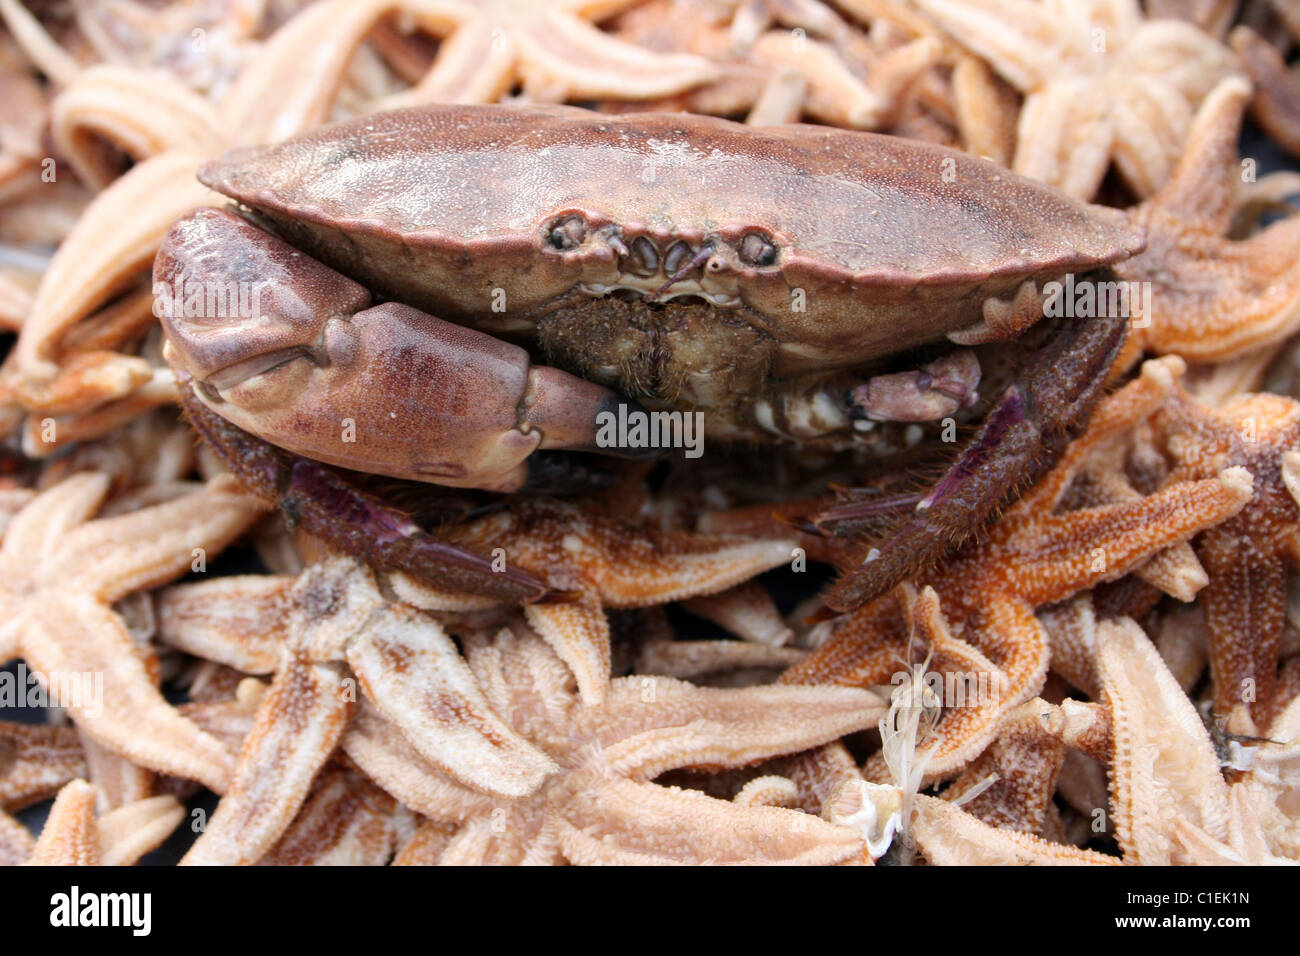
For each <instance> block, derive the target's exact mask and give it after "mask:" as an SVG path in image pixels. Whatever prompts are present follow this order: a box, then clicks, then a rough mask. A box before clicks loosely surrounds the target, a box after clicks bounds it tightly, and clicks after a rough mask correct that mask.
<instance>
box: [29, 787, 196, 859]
mask: <svg viewBox="0 0 1300 956" xmlns="http://www.w3.org/2000/svg"><path fill="white" fill-rule="evenodd" d="M99 797H100V791H99V790H98V789H97V788H96V787H93V786H91V785H90V784H89V783H87V782H86V781H84V780H73V781H72V782H71V783H69V784H68V785H67V786H65V787H64V788H63V789H62V790H60V791H59V795H58V797H56V798H55V800H54V805H53V806H52V807H51V808H50V815H49V817H47V818H46V820H45V826H44V828H42V830H41V835H40V837H39V838H38V839H37V841H36V845H35V846H34V847H33V849H32V855H31V856H30V857H29V858H28V860H27V861H26V862H27V863H28V865H31V866H125V865H129V864H131V863H134V862H136V860H138V859H140V857H142V856H144V855H145V854H146V853H148V852H149V851H150V850H154V849H157V848H158V847H159V846H160V845H161V844H162V842H163V841H164V840H166V839H167V837H168V836H170V835H171V832H172V831H173V830H175V829H176V826H177V824H179V823H180V822H181V820H183V819H185V808H184V807H183V806H181V805H180V803H178V802H177V800H176V798H175V797H171V796H161V797H150V798H148V799H146V800H140V801H137V802H135V803H132V804H128V805H127V806H124V807H119V808H118V809H116V810H111V811H109V812H108V813H105V814H103V815H102V816H99V817H96V815H95V804H96V801H97V800H98V799H99Z"/></svg>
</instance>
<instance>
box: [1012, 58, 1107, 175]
mask: <svg viewBox="0 0 1300 956" xmlns="http://www.w3.org/2000/svg"><path fill="white" fill-rule="evenodd" d="M1090 86H1091V83H1090V81H1089V80H1086V79H1080V80H1077V81H1065V80H1062V81H1058V82H1055V83H1053V84H1052V85H1051V86H1049V87H1047V88H1045V89H1043V90H1042V91H1039V92H1035V93H1031V94H1029V96H1027V97H1026V98H1025V103H1024V106H1023V107H1021V111H1020V121H1019V124H1018V129H1017V136H1016V154H1015V158H1014V159H1013V160H1012V163H1011V168H1012V169H1013V170H1015V171H1016V172H1017V173H1019V174H1020V175H1021V176H1028V177H1030V178H1031V179H1039V180H1042V181H1043V182H1045V183H1050V184H1051V185H1053V186H1056V187H1057V188H1058V189H1060V190H1061V191H1062V192H1064V193H1065V194H1066V195H1068V196H1073V197H1075V198H1076V199H1083V200H1088V199H1091V198H1092V197H1093V196H1094V195H1095V194H1096V192H1097V189H1098V187H1099V186H1100V185H1101V181H1102V179H1103V178H1104V177H1105V175H1106V170H1107V169H1108V168H1109V166H1110V159H1111V151H1112V149H1113V147H1114V135H1115V134H1114V128H1113V127H1112V125H1111V124H1110V122H1109V121H1108V118H1107V117H1106V116H1105V115H1104V113H1102V112H1100V111H1101V110H1102V108H1103V106H1104V104H1103V103H1099V102H1098V101H1097V100H1096V99H1094V98H1092V97H1090V96H1089V95H1088V90H1089V88H1090Z"/></svg>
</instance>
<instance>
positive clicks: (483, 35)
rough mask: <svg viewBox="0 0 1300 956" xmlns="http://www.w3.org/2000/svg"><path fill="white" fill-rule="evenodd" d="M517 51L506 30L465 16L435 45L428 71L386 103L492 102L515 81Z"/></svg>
mask: <svg viewBox="0 0 1300 956" xmlns="http://www.w3.org/2000/svg"><path fill="white" fill-rule="evenodd" d="M517 58H518V52H517V50H516V49H515V44H514V41H513V40H512V39H511V37H510V34H509V33H508V32H503V31H502V30H501V29H499V28H498V29H493V27H492V24H491V23H490V22H488V21H487V20H486V19H483V18H480V17H476V16H468V17H466V19H465V21H464V22H462V23H461V24H460V25H459V26H458V27H456V29H455V30H454V31H452V32H451V34H450V35H449V36H448V37H446V39H444V40H443V41H442V43H441V45H440V46H439V47H438V57H437V59H435V60H434V62H433V66H432V67H431V68H430V70H429V72H428V73H426V74H425V75H424V77H423V78H422V79H421V80H420V82H419V83H417V84H416V85H415V86H414V87H412V88H411V89H410V90H407V91H406V92H404V93H399V94H397V95H396V96H394V97H391V98H389V99H388V100H386V101H385V102H384V104H383V105H384V106H385V107H393V106H414V105H417V104H421V103H495V102H497V101H498V100H499V99H501V97H502V96H504V95H505V94H506V93H508V92H510V87H511V86H512V85H513V84H514V82H515V63H516V60H517Z"/></svg>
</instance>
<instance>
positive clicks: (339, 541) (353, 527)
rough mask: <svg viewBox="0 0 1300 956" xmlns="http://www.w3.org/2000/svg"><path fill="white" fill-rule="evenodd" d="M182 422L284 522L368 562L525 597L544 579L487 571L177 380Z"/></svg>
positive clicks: (501, 595)
mask: <svg viewBox="0 0 1300 956" xmlns="http://www.w3.org/2000/svg"><path fill="white" fill-rule="evenodd" d="M180 393H181V403H182V404H183V405H184V406H185V413H186V415H188V416H189V419H190V422H191V423H192V424H193V425H194V427H195V429H196V430H197V431H198V432H199V434H200V435H202V436H203V438H204V439H205V440H206V441H207V442H208V443H209V444H210V445H212V447H213V449H214V450H215V451H216V452H217V454H218V456H219V457H220V458H221V459H222V460H223V461H224V462H226V464H227V465H228V466H229V467H230V468H231V470H232V471H233V472H234V474H235V476H236V477H237V478H238V479H239V480H240V481H242V482H243V483H244V484H245V485H246V486H248V489H249V490H250V491H252V492H253V493H254V494H257V495H259V496H261V497H263V498H265V499H266V500H267V501H270V502H272V503H274V504H278V505H279V506H280V507H281V508H282V509H283V510H284V513H285V515H286V517H287V518H288V519H289V521H290V523H291V524H293V525H296V526H298V527H301V528H303V529H304V530H305V531H307V532H309V533H311V534H314V535H316V536H317V537H320V538H321V539H323V540H325V541H326V542H328V543H330V544H332V545H335V546H337V547H341V548H343V549H345V550H346V551H347V552H348V553H349V554H353V555H355V556H357V557H358V558H360V559H361V560H363V561H365V562H366V563H367V564H370V565H372V566H374V567H378V568H385V569H389V570H400V571H405V572H407V573H409V574H412V575H414V576H416V577H419V578H421V579H423V580H426V581H430V582H432V583H434V584H436V585H438V586H439V587H444V588H446V589H448V590H464V591H468V592H470V593H472V594H481V595H484V596H485V597H493V598H498V599H500V600H503V601H514V602H524V603H529V602H533V601H537V600H539V599H541V598H542V597H545V596H547V594H548V593H549V589H548V588H547V586H546V584H544V583H543V582H542V581H539V580H538V579H537V578H535V577H533V576H532V575H530V574H528V573H526V572H524V571H520V570H518V569H517V568H514V567H510V566H507V567H506V568H504V569H503V570H501V571H495V570H494V569H493V567H492V562H491V561H490V560H489V559H488V558H485V557H483V556H482V555H480V554H476V553H474V552H473V551H467V550H465V549H464V548H458V547H456V546H454V545H450V544H447V543H445V542H442V541H439V540H437V539H436V538H434V537H433V536H432V535H430V534H428V533H427V532H425V531H424V530H423V529H422V528H420V526H419V525H417V524H416V523H415V522H413V521H412V520H411V519H410V518H409V517H408V516H407V515H405V514H403V513H402V512H401V511H399V510H398V509H396V508H392V507H390V506H388V505H386V504H384V503H383V502H382V501H381V500H380V499H378V498H376V497H374V496H373V495H369V494H366V493H365V492H364V491H362V490H361V489H360V488H358V487H356V486H355V485H353V484H352V483H351V482H349V481H347V480H346V479H345V478H344V477H343V476H342V475H340V474H339V473H337V472H336V471H334V470H333V469H331V468H329V467H328V466H325V465H322V464H319V463H318V462H314V461H310V460H308V459H305V458H297V456H294V455H290V454H289V453H287V452H284V451H281V450H280V449H278V448H276V447H275V446H274V445H271V444H270V443H268V442H265V441H263V440H261V439H260V438H257V437H255V436H253V435H250V434H248V433H247V432H245V431H243V430H242V429H240V428H237V427H236V426H234V425H232V424H231V423H230V422H228V421H226V420H225V419H224V418H222V417H221V416H220V415H218V414H217V413H216V412H214V411H212V410H211V409H210V408H208V407H207V406H206V405H204V404H203V403H202V402H201V401H199V400H198V399H197V398H196V397H195V396H194V393H193V391H192V390H191V388H190V387H189V385H188V383H185V382H182V383H181V389H180Z"/></svg>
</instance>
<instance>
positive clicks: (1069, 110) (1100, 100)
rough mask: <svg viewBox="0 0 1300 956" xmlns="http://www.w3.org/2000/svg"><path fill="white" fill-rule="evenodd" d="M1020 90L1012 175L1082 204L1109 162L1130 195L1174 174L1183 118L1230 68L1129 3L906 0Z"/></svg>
mask: <svg viewBox="0 0 1300 956" xmlns="http://www.w3.org/2000/svg"><path fill="white" fill-rule="evenodd" d="M912 5H913V6H914V7H916V8H917V9H918V10H920V11H921V12H922V13H924V14H926V15H927V16H929V17H931V18H932V19H933V20H934V21H935V22H936V23H938V25H939V26H940V27H941V28H942V29H943V30H944V31H945V32H947V33H948V34H949V35H951V36H952V38H953V40H954V41H955V42H957V43H958V44H961V45H962V46H964V47H966V48H967V49H969V50H971V51H973V52H975V53H977V54H979V55H980V56H982V57H984V59H986V60H987V61H988V62H989V63H990V64H991V65H992V66H993V68H994V69H995V70H996V71H997V72H998V74H999V75H1001V76H1002V77H1003V78H1004V79H1005V80H1006V81H1007V82H1008V83H1010V84H1011V85H1012V86H1014V87H1015V88H1016V89H1018V90H1020V91H1021V92H1022V93H1023V94H1025V102H1024V106H1023V108H1022V110H1021V114H1020V124H1019V142H1018V143H1017V146H1016V154H1015V158H1014V160H1013V162H1012V169H1014V170H1015V171H1016V172H1017V173H1020V174H1022V175H1025V176H1032V177H1034V178H1036V179H1041V180H1044V181H1045V182H1049V183H1051V184H1052V185H1054V186H1056V187H1058V188H1060V189H1061V190H1062V191H1064V192H1066V193H1068V194H1069V195H1071V196H1075V197H1077V198H1079V199H1091V198H1092V197H1093V196H1094V195H1095V194H1096V192H1097V189H1098V187H1099V186H1100V185H1101V181H1102V179H1103V178H1104V177H1105V175H1106V172H1107V170H1108V168H1109V167H1110V165H1111V164H1112V163H1114V165H1115V168H1116V169H1117V170H1118V171H1119V174H1120V175H1121V176H1122V177H1123V179H1124V182H1125V183H1126V184H1127V185H1128V187H1129V188H1130V189H1131V190H1132V191H1133V193H1134V194H1136V195H1137V196H1138V198H1140V199H1145V198H1146V197H1147V196H1150V195H1152V194H1153V193H1154V192H1155V191H1156V190H1157V189H1159V188H1160V187H1161V186H1162V185H1163V184H1164V182H1165V181H1166V179H1167V178H1168V177H1169V173H1170V171H1171V170H1172V168H1173V165H1174V162H1175V160H1176V159H1177V157H1178V154H1179V150H1180V148H1181V146H1182V143H1183V140H1184V138H1185V137H1186V135H1187V130H1188V128H1189V127H1190V125H1191V120H1192V114H1193V112H1194V111H1195V108H1196V106H1197V105H1198V104H1199V102H1200V100H1201V99H1202V97H1204V96H1205V95H1206V94H1207V93H1208V92H1209V91H1210V89H1211V88H1212V87H1213V86H1214V85H1215V83H1217V82H1218V81H1219V80H1220V79H1223V78H1224V77H1227V76H1229V75H1231V74H1232V73H1233V72H1234V71H1235V69H1236V60H1235V58H1234V57H1233V55H1232V52H1231V51H1230V50H1228V49H1227V48H1226V47H1224V46H1223V45H1222V44H1220V43H1218V42H1217V41H1215V40H1214V39H1212V38H1211V37H1209V36H1208V35H1206V34H1205V33H1203V32H1201V31H1200V30H1199V29H1197V28H1196V27H1195V26H1193V25H1192V24H1190V23H1186V22H1183V21H1181V20H1148V19H1146V18H1145V17H1144V16H1143V15H1142V13H1141V11H1140V10H1139V8H1138V4H1137V2H1136V0H1071V2H1069V3H1054V2H1043V3H1037V2H1032V0H912Z"/></svg>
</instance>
